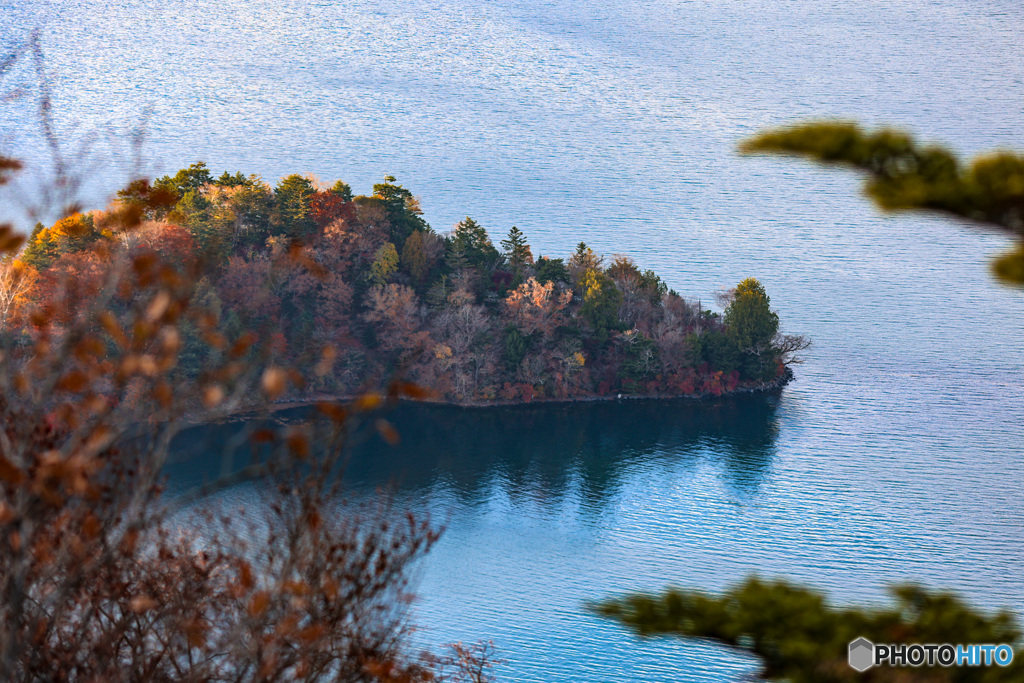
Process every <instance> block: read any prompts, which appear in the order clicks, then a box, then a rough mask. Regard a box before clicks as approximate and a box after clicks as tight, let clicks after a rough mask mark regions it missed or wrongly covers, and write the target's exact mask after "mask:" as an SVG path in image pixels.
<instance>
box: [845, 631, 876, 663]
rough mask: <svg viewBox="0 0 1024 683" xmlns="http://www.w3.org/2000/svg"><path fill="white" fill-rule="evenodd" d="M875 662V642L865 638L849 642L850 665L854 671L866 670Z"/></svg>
mask: <svg viewBox="0 0 1024 683" xmlns="http://www.w3.org/2000/svg"><path fill="white" fill-rule="evenodd" d="M874 664H875V644H874V643H872V642H871V641H870V640H868V639H867V638H858V639H857V640H855V641H853V642H852V643H850V666H851V667H852V668H853V669H854V670H856V671H867V670H868V669H870V668H871V667H872V666H874Z"/></svg>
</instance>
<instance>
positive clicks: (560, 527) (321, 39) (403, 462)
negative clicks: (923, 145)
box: [0, 0, 1024, 682]
mask: <svg viewBox="0 0 1024 683" xmlns="http://www.w3.org/2000/svg"><path fill="white" fill-rule="evenodd" d="M37 25H41V26H42V31H43V43H44V47H45V49H46V50H47V55H48V59H49V67H50V69H51V71H52V73H53V77H54V93H55V101H56V105H57V112H58V125H59V127H60V130H61V131H62V132H63V133H64V134H65V135H66V136H67V137H70V138H71V139H72V140H81V139H82V135H84V134H85V133H86V132H89V131H94V132H95V131H98V132H99V133H98V137H97V139H96V143H95V145H94V149H95V152H94V156H93V158H96V159H109V158H110V157H111V156H114V157H120V158H122V159H123V157H124V153H125V152H126V146H127V145H126V142H125V140H126V138H125V136H124V135H123V132H124V130H125V129H126V128H127V127H128V126H129V125H130V124H131V123H133V122H135V121H137V120H138V119H139V117H140V115H141V114H142V112H143V111H144V110H146V109H147V108H148V109H149V111H151V115H150V117H149V119H148V121H149V123H148V128H147V131H148V133H147V145H146V147H145V158H146V159H147V168H148V169H150V170H152V171H155V172H160V173H162V172H166V171H173V170H174V169H176V168H178V167H179V166H182V165H184V164H187V163H189V162H191V161H194V160H196V159H198V158H202V159H205V160H207V161H208V162H210V165H211V166H212V167H213V168H214V169H215V170H217V171H219V170H220V169H222V168H228V169H230V170H232V171H234V170H236V169H241V170H243V171H246V172H250V171H254V172H259V173H262V174H263V175H264V176H265V177H266V178H267V179H270V180H274V179H276V178H278V177H280V176H281V175H283V174H286V173H290V172H293V171H299V172H307V171H308V172H315V173H317V174H318V175H320V176H321V177H322V178H325V179H327V178H335V177H341V178H344V179H346V180H347V181H349V182H350V183H352V184H353V186H354V188H355V189H356V190H357V191H367V190H368V189H369V186H370V184H371V183H372V182H374V181H376V180H378V179H379V178H380V177H382V176H383V175H384V174H385V173H392V174H394V175H396V176H398V178H399V179H400V181H402V182H403V183H405V184H406V185H407V186H408V187H410V188H412V189H413V191H414V192H415V193H416V194H418V195H421V196H422V198H423V205H424V209H425V211H426V217H427V219H428V220H429V221H430V222H431V224H432V225H434V227H435V228H438V229H440V230H445V229H448V228H450V226H451V225H452V224H454V223H455V222H456V221H457V220H459V219H460V218H461V217H462V216H465V215H466V214H471V215H472V216H474V217H475V218H477V219H478V220H480V221H481V222H482V223H483V224H484V225H485V226H487V227H488V228H489V229H491V231H492V235H493V236H495V237H497V236H498V235H499V234H502V233H504V232H505V231H507V229H508V227H510V226H511V225H512V224H513V223H514V224H516V225H518V226H519V227H520V228H521V229H522V230H523V231H524V232H525V233H526V234H527V236H528V237H529V238H530V240H531V243H532V244H533V246H534V252H535V253H538V252H540V253H545V254H552V255H561V254H565V253H568V252H569V251H570V250H571V248H572V246H573V245H574V244H575V243H576V242H579V241H580V240H585V241H586V242H588V243H589V244H591V245H592V246H593V247H594V248H595V249H596V250H598V251H600V252H604V253H608V254H610V253H615V252H622V253H627V254H629V255H631V256H633V257H634V258H635V259H636V260H637V261H638V262H639V263H640V264H641V265H642V266H643V267H650V268H654V269H655V270H657V271H658V272H659V273H660V274H662V275H663V276H664V277H665V279H666V280H667V282H668V283H669V285H670V286H671V287H673V288H675V289H677V290H678V291H679V292H681V293H683V294H684V295H686V296H693V297H702V298H703V299H704V300H709V299H710V298H711V295H712V294H713V292H715V291H716V290H718V289H721V288H724V287H728V286H731V285H733V284H735V283H736V282H737V281H739V280H740V279H742V278H743V277H746V276H748V275H755V276H757V277H758V278H760V279H761V280H762V281H763V282H764V283H765V285H766V287H767V289H768V291H769V293H770V294H771V296H772V301H773V305H774V306H775V307H776V308H777V309H778V311H779V313H780V315H781V317H782V319H783V324H784V327H785V328H786V329H787V331H794V332H801V333H805V334H808V335H810V336H811V337H812V338H813V339H814V341H815V347H814V348H813V349H812V351H811V352H810V353H809V354H808V362H807V363H806V364H805V365H803V366H801V367H798V368H796V372H797V380H796V382H794V383H793V384H791V385H790V386H788V387H786V388H785V389H784V390H783V392H782V393H781V395H779V396H764V397H746V398H744V399H742V400H737V401H728V402H726V403H724V404H711V405H706V406H705V405H694V404H689V403H681V404H665V405H650V404H633V403H624V404H618V403H611V404H586V405H579V406H571V407H526V408H516V409H504V408H502V409H495V410H493V411H480V410H461V409H447V408H422V409H415V410H409V411H406V413H405V414H403V415H399V416H398V417H397V418H396V422H397V423H398V425H399V427H400V428H401V429H402V430H403V433H405V434H406V439H405V441H404V442H403V445H402V446H400V447H399V449H398V450H395V451H388V450H385V449H384V447H383V446H381V447H380V450H378V451H374V452H372V453H368V454H367V460H366V463H365V464H364V465H362V466H357V465H355V464H354V465H353V469H352V474H353V476H355V475H357V474H358V475H359V477H361V481H362V486H363V487H364V489H365V490H367V491H370V490H372V488H373V487H375V486H376V485H377V484H379V483H380V482H383V481H397V482H398V484H399V486H400V489H399V494H398V495H399V496H400V497H401V499H402V500H403V501H404V502H407V503H408V504H409V505H410V506H413V507H424V508H428V509H431V510H433V511H434V512H435V513H436V514H437V515H438V516H439V517H440V518H442V519H446V520H448V524H447V526H448V529H447V532H446V534H445V536H444V537H443V539H442V541H441V543H440V545H439V546H438V547H437V548H436V549H435V551H434V552H433V553H432V555H431V556H430V557H429V558H428V559H427V561H426V563H425V566H424V567H423V576H422V579H421V581H420V592H421V593H422V595H423V598H422V600H421V602H420V603H418V604H417V605H416V611H417V618H418V621H419V622H420V623H421V624H422V626H423V629H422V631H421V632H420V634H419V636H420V637H421V638H422V639H423V642H426V643H439V642H446V641H451V640H457V639H461V640H476V639H477V638H479V637H487V638H493V639H494V640H495V642H496V644H497V645H498V646H499V647H500V648H501V650H502V653H503V656H504V657H505V658H506V659H508V660H509V664H508V665H507V666H506V667H505V668H504V669H503V671H502V674H503V679H504V680H513V681H537V682H548V681H565V682H569V681H573V682H575V681H676V680H693V681H723V680H736V679H738V678H740V677H741V676H742V675H743V674H744V673H747V672H749V671H751V670H752V667H753V666H754V664H753V663H752V662H750V661H749V660H743V659H741V658H737V657H736V656H735V655H734V654H732V653H728V652H726V651H724V650H722V649H719V648H716V647H714V646H711V645H707V644H704V643H684V642H676V641H673V640H655V641H649V642H640V641H637V640H635V639H633V638H632V637H631V636H629V635H628V634H626V633H625V632H624V631H622V630H621V629H619V628H618V627H616V626H614V625H611V624H606V623H603V622H601V621H599V620H596V619H593V618H591V617H590V616H589V615H587V614H586V613H585V612H584V611H583V609H582V604H583V603H584V601H586V600H588V599H594V598H599V597H601V596H603V595H607V594H609V593H616V592H621V591H625V590H631V589H655V588H658V587H661V586H663V585H664V584H666V583H670V582H673V583H678V584H682V585H687V586H699V587H704V588H707V589H709V590H713V589H718V588H721V587H722V586H725V585H727V584H729V583H730V582H732V581H735V580H737V579H738V578H740V577H742V576H745V575H747V574H748V573H750V572H759V573H762V574H766V575H782V576H787V577H790V578H792V579H794V580H800V581H806V582H808V583H811V584H814V585H816V586H820V587H822V588H824V589H827V590H829V591H830V593H831V594H832V595H833V596H834V597H835V599H836V600H839V601H844V602H852V601H864V600H880V599H882V597H883V595H884V593H883V590H884V586H885V585H887V584H889V583H892V582H895V581H906V580H916V581H921V582H924V583H926V584H928V585H931V586H936V587H947V588H953V589H956V590H958V591H961V592H962V593H964V594H965V595H967V596H968V597H969V598H970V599H972V600H973V601H974V602H976V603H977V604H979V605H983V606H987V607H996V606H1006V607H1010V608H1012V609H1014V610H1016V611H1017V612H1018V613H1020V614H1024V504H1022V499H1024V496H1022V495H1021V482H1022V481H1024V458H1022V454H1024V345H1022V344H1021V340H1022V339H1024V293H1021V292H1020V291H1015V290H1010V289H1005V288H1001V287H999V286H997V285H995V284H994V283H993V282H992V281H991V278H990V277H989V276H988V274H987V271H986V264H987V261H988V259H989V257H990V256H991V255H993V254H995V253H998V252H999V251H1000V250H1002V249H1004V248H1005V247H1006V246H1007V242H1006V241H1005V240H1004V239H1003V238H1001V237H999V236H995V235H991V234H987V233H984V232H979V231H975V230H973V229H970V228H967V227H964V226H959V225H956V224H953V223H949V222H945V221H940V220H936V219H930V218H920V217H906V216H897V217H883V216H880V215H878V214H877V213H876V212H875V211H874V210H873V209H872V208H871V207H870V206H869V205H868V204H867V203H866V202H865V201H864V200H863V199H862V198H860V197H859V196H858V181H857V179H856V178H855V177H852V176H849V175H845V174H842V173H835V172H828V171H824V170H822V169H819V168H816V167H813V166H805V165H802V164H797V163H790V162H786V161H782V160H777V159H744V158H739V157H737V156H736V155H735V153H734V150H735V146H736V143H737V141H738V140H740V139H742V138H743V137H744V136H747V135H749V134H751V133H752V132H753V131H755V130H757V129H759V128H761V127H763V126H767V125H774V124H779V123H783V122H786V121H790V120H793V119H794V118H802V117H808V116H816V117H817V116H843V117H850V118H856V119H859V120H863V121H866V122H869V123H877V122H890V123H901V124H905V125H907V126H909V127H910V129H911V130H912V131H913V132H915V133H917V134H919V135H921V136H923V137H925V138H928V139H934V140H941V141H945V142H948V143H949V144H951V145H952V146H953V147H955V148H956V149H957V150H959V151H961V152H964V153H974V152H978V151H981V150H985V149H990V148H994V147H1011V148H1017V149H1024V125H1022V123H1024V10H1022V9H1021V6H1020V3H1018V2H1009V1H1004V0H975V1H971V2H968V1H967V0H907V1H906V2H900V3H883V2H874V1H865V0H846V1H839V2H832V3H827V4H823V3H819V2H812V1H811V0H792V1H790V2H776V1H773V2H750V1H742V2H741V1H739V0H718V1H714V0H708V1H706V2H686V1H684V0H675V1H669V0H651V1H650V2H638V3H613V2H608V1H607V0H577V1H576V2H571V3H570V2H563V1H561V0H556V1H554V2H548V3H543V4H541V3H536V2H527V1H526V0H475V1H473V2H469V1H468V0H462V1H458V0H456V1H452V2H434V3H427V2H422V1H419V0H387V1H384V2H376V1H375V2H370V1H369V0H355V1H353V2H347V3H335V2H327V1H320V2H316V1H310V0H306V1H304V2H301V3H300V2H297V1H296V2H292V1H290V0H284V1H280V0H277V1H273V2H271V1H270V0H251V1H248V2H238V1H234V0H218V2H212V1H209V0H193V1H191V2H184V1H180V2H179V1H177V0H173V1H167V0H163V1H160V2H158V1H157V0H115V1H113V2H103V3H100V2H94V1H85V0H82V1H78V2H75V1H68V2H54V3H36V2H31V3H30V2H25V1H24V0H0V26H2V27H3V28H4V31H2V32H0V40H2V41H4V44H7V42H8V41H13V40H17V39H18V37H19V36H24V35H25V34H26V32H27V30H28V29H29V28H30V27H32V26H37ZM11 78H12V79H13V80H11V81H8V83H9V84H13V85H19V84H21V85H25V86H26V87H27V88H29V89H28V90H27V91H26V92H27V93H28V94H27V95H26V96H25V97H22V98H21V99H18V100H14V101H9V102H5V103H4V104H2V105H0V107H2V111H3V112H4V117H3V123H2V126H3V128H2V131H0V151H9V150H17V151H18V152H19V153H20V154H21V155H22V156H24V157H26V158H27V159H28V161H29V162H30V165H32V166H33V167H34V170H33V172H39V173H42V172H43V171H44V170H45V154H44V152H43V148H42V146H41V143H40V139H39V136H38V134H37V133H36V129H35V127H34V122H33V114H32V112H33V106H34V105H35V99H34V95H33V93H34V91H33V90H31V74H30V73H29V72H28V71H27V70H18V71H16V72H15V73H13V74H12V75H11ZM129 166H130V164H127V163H107V162H103V163H99V162H98V163H97V164H96V166H95V172H94V173H92V174H91V175H90V178H89V183H88V185H87V193H90V194H89V196H91V197H96V198H99V197H101V196H103V195H104V193H108V192H110V191H111V190H113V189H114V188H115V187H116V186H117V185H118V183H119V182H121V180H122V179H123V176H124V174H125V173H126V172H128V170H129V168H128V167H129ZM0 198H2V199H3V201H2V202H0V214H3V215H12V214H16V213H17V211H16V210H15V209H14V208H12V206H14V205H13V204H12V202H11V200H10V198H11V194H10V193H8V194H6V195H3V196H2V197H0ZM360 467H362V469H360ZM194 474H195V473H194ZM246 496H247V492H246V490H245V489H240V490H237V491H233V492H229V493H228V494H226V499H229V500H230V501H232V502H237V501H245V500H246Z"/></svg>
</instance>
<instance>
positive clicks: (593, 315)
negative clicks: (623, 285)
mask: <svg viewBox="0 0 1024 683" xmlns="http://www.w3.org/2000/svg"><path fill="white" fill-rule="evenodd" d="M580 288H581V290H582V292H583V306H581V307H580V313H581V314H582V315H583V318H584V319H585V320H586V321H587V323H589V324H590V326H591V327H592V328H593V330H594V339H595V341H596V342H597V345H598V346H603V345H604V344H605V342H607V341H608V335H609V332H610V331H611V330H615V329H619V327H620V325H619V305H621V304H622V292H620V291H619V289H618V287H616V286H615V282H614V281H613V280H612V279H611V278H610V277H608V276H607V275H605V274H604V273H603V272H602V271H600V270H598V269H596V268H591V269H590V270H587V271H586V272H584V274H583V276H582V278H581V281H580Z"/></svg>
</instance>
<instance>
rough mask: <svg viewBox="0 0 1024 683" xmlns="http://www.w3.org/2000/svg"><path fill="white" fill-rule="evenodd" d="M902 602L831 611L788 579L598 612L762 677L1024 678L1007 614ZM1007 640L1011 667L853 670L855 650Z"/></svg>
mask: <svg viewBox="0 0 1024 683" xmlns="http://www.w3.org/2000/svg"><path fill="white" fill-rule="evenodd" d="M891 592H892V594H893V596H894V597H895V599H896V600H895V605H894V606H893V607H888V608H874V609H859V608H856V607H845V608H843V607H833V606H831V605H829V604H828V603H827V602H826V601H825V598H824V597H823V596H822V595H821V594H820V593H818V592H816V591H813V590H809V589H807V588H803V587H801V586H794V585H791V584H788V583H785V582H781V581H780V582H766V581H762V580H760V579H757V578H751V579H747V580H746V581H745V582H743V583H742V584H740V585H738V586H735V587H733V588H731V589H729V590H728V591H726V592H725V594H723V595H721V596H713V595H705V594H703V593H699V592H696V591H681V590H669V591H666V592H665V593H663V594H661V595H630V596H626V597H624V598H620V599H617V600H611V601H607V602H605V603H603V604H601V605H598V606H596V607H595V608H594V609H595V611H597V612H599V613H600V614H603V615H604V616H607V617H610V618H612V619H615V620H617V621H620V622H622V623H624V624H626V625H627V626H629V627H631V628H632V629H634V630H635V631H637V632H638V633H640V634H642V635H645V636H654V635H661V634H665V635H671V636H682V637H690V638H702V639H709V640H711V641H713V642H717V643H721V644H723V645H726V646H728V647H730V648H734V649H737V650H740V651H746V652H749V653H751V654H753V655H756V656H757V657H759V658H760V660H761V663H762V670H761V671H760V672H759V674H758V676H757V678H758V679H759V680H760V679H767V680H770V681H789V682H790V683H821V682H822V681H831V682H834V683H855V682H856V681H864V680H870V681H878V682H879V683H899V682H901V681H918V682H920V683H948V682H951V681H964V682H965V683H966V682H967V681H977V682H978V683H999V682H1003V681H1005V682H1006V683H1009V682H1010V681H1020V680H1024V650H1021V648H1020V646H1019V643H1020V641H1019V638H1020V631H1019V630H1018V628H1017V626H1016V624H1015V623H1014V618H1013V616H1012V615H1011V614H1009V613H1007V612H1001V613H998V614H995V615H991V616H990V615H986V614H983V613H979V612H976V611H974V610H972V609H971V608H970V607H969V606H967V605H965V604H964V603H963V602H961V601H960V600H959V599H958V598H956V597H955V596H953V595H950V594H947V593H938V592H929V591H927V590H925V589H923V588H919V587H917V586H897V587H895V588H893V589H892V590H891ZM858 638H867V639H868V640H869V641H871V642H873V643H893V644H915V643H916V644H920V643H965V644H967V643H1009V644H1011V646H1013V647H1015V648H1016V651H1015V652H1014V656H1013V662H1012V664H1011V665H1010V666H1008V667H1005V668H1004V667H1001V666H991V667H962V668H956V667H953V668H946V667H942V666H938V665H936V666H927V665H926V666H922V667H915V668H913V669H907V668H903V667H876V668H874V669H872V670H871V671H870V672H869V673H866V674H865V673H859V672H857V671H856V670H854V669H853V668H852V667H851V666H849V664H848V652H849V644H850V643H851V642H853V641H855V640H856V639H858Z"/></svg>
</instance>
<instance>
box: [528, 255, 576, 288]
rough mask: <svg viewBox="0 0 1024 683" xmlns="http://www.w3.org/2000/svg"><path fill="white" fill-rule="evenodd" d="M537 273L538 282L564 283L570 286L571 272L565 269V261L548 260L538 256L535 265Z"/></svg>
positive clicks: (558, 259)
mask: <svg viewBox="0 0 1024 683" xmlns="http://www.w3.org/2000/svg"><path fill="white" fill-rule="evenodd" d="M534 270H535V271H536V273H537V280H538V281H540V282H544V283H547V282H564V283H565V284H569V271H568V270H567V269H566V267H565V261H563V260H562V259H560V258H548V257H547V256H538V257H537V261H536V263H535V264H534Z"/></svg>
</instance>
